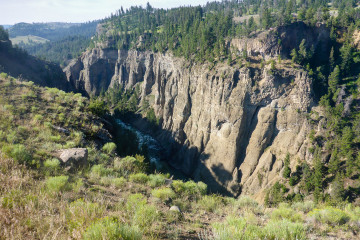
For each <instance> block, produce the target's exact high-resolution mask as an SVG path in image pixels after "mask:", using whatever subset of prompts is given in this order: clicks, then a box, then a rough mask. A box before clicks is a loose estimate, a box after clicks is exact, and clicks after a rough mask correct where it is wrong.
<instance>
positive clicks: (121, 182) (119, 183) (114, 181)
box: [111, 177, 126, 188]
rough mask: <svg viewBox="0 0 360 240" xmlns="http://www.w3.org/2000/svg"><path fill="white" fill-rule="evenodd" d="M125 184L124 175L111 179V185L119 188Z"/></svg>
mask: <svg viewBox="0 0 360 240" xmlns="http://www.w3.org/2000/svg"><path fill="white" fill-rule="evenodd" d="M125 184H126V179H125V178H124V177H120V178H113V179H112V180H111V185H112V186H114V187H117V188H121V187H124V186H125Z"/></svg>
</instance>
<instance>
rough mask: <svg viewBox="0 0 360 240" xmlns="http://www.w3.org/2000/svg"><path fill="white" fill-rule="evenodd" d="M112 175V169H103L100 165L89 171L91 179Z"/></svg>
mask: <svg viewBox="0 0 360 240" xmlns="http://www.w3.org/2000/svg"><path fill="white" fill-rule="evenodd" d="M111 174H112V169H109V168H105V167H104V166H103V165H102V164H98V165H94V166H92V167H91V170H90V177H91V178H100V177H103V176H108V175H111Z"/></svg>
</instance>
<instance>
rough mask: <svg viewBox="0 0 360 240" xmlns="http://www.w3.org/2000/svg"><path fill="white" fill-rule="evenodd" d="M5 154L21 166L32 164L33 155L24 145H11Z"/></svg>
mask: <svg viewBox="0 0 360 240" xmlns="http://www.w3.org/2000/svg"><path fill="white" fill-rule="evenodd" d="M5 152H6V153H7V154H8V155H9V156H10V157H12V158H13V159H14V160H15V161H16V162H17V163H19V164H32V163H33V162H32V157H31V154H30V153H29V152H28V150H27V149H26V147H25V146H24V145H22V144H15V145H12V146H11V145H9V148H8V149H7V150H5Z"/></svg>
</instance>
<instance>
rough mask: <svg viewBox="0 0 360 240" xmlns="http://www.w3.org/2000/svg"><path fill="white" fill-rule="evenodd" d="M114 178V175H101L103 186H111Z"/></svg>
mask: <svg viewBox="0 0 360 240" xmlns="http://www.w3.org/2000/svg"><path fill="white" fill-rule="evenodd" d="M113 179H114V178H113V177H107V176H105V177H101V178H100V184H101V185H103V186H110V185H111V183H112V180H113Z"/></svg>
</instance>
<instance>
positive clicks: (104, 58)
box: [64, 23, 329, 200]
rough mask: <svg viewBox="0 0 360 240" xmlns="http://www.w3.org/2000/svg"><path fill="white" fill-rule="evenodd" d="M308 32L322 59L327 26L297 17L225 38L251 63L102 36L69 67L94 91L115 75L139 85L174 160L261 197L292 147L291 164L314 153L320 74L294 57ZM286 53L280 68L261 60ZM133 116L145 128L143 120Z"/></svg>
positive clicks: (71, 78)
mask: <svg viewBox="0 0 360 240" xmlns="http://www.w3.org/2000/svg"><path fill="white" fill-rule="evenodd" d="M302 39H305V40H306V42H307V44H308V46H314V49H316V51H315V52H316V54H317V55H316V57H318V58H319V61H321V59H323V56H322V53H324V52H326V51H328V48H329V46H328V42H329V31H328V30H327V28H325V26H323V25H319V26H317V27H308V26H306V25H305V24H303V23H294V24H292V25H290V26H287V27H278V28H276V29H270V30H268V31H264V32H259V33H255V34H253V36H252V37H249V38H243V39H233V40H232V41H231V42H228V45H229V46H230V47H231V48H232V49H233V50H234V51H235V52H237V53H239V54H241V53H242V52H244V51H245V52H246V54H247V56H248V63H247V64H245V65H239V64H237V63H235V64H230V65H228V64H226V63H221V62H219V63H217V64H215V65H214V66H213V65H211V64H210V63H206V62H205V63H192V62H189V61H187V60H185V59H184V58H180V57H175V56H174V55H173V54H172V53H170V52H165V53H159V52H157V53H155V52H152V51H137V50H115V49H112V48H109V47H108V46H109V45H110V44H109V43H101V44H98V45H97V46H96V47H95V48H93V49H91V50H87V51H86V52H84V53H83V54H82V55H81V56H80V57H79V58H78V59H75V60H73V61H72V62H71V63H70V64H69V65H68V66H67V67H66V68H65V69H64V72H65V74H66V77H67V80H68V82H69V83H70V84H71V85H72V87H73V88H74V89H76V90H77V91H79V92H81V93H83V94H85V95H88V96H95V95H98V94H100V92H101V91H106V90H107V89H109V88H111V87H113V86H115V85H117V84H119V85H121V86H123V87H124V88H126V89H130V88H134V87H136V86H139V87H140V89H141V103H143V102H144V101H147V102H148V103H149V105H150V107H152V108H153V109H154V110H155V114H156V116H157V118H158V119H159V123H160V130H158V131H155V132H153V133H152V135H153V137H154V138H155V139H157V140H158V141H159V143H160V144H161V145H162V147H163V148H164V149H166V153H165V154H166V156H167V161H168V162H169V164H170V165H171V166H173V167H175V168H177V169H180V170H181V171H182V172H184V173H185V174H186V175H188V176H190V177H192V178H194V179H195V180H197V181H204V182H205V183H206V184H208V186H209V188H210V190H211V191H213V192H221V193H225V194H229V195H233V196H238V195H239V194H240V193H241V194H247V195H253V196H254V197H255V198H257V199H259V200H261V199H263V197H264V194H265V191H266V190H267V189H268V188H269V187H271V186H272V185H273V184H274V183H275V182H276V181H278V180H280V179H281V172H282V170H283V165H284V163H283V159H284V158H285V156H286V155H287V154H288V153H289V154H290V156H291V164H290V166H291V168H293V169H295V168H296V165H297V164H298V163H299V162H301V161H311V157H312V154H310V152H309V150H308V141H309V140H308V135H309V132H310V131H311V129H312V127H311V125H310V123H309V120H308V118H307V115H308V113H309V112H310V111H311V110H314V109H315V108H316V106H317V103H316V102H317V99H316V94H315V93H314V92H313V90H312V89H313V88H312V85H313V80H312V78H311V76H309V74H308V73H307V71H305V70H304V69H302V67H300V66H298V65H296V66H294V65H293V64H292V63H291V62H290V60H289V58H290V51H291V49H293V48H296V47H297V46H298V45H299V44H300V41H301V40H302ZM279 55H280V58H281V59H283V60H281V62H279V63H277V65H276V69H273V67H272V66H271V64H265V66H260V65H261V64H260V63H261V62H264V63H270V62H271V61H275V60H276V61H278V60H277V59H278V58H279ZM274 59H275V60H274ZM133 124H134V125H135V126H136V127H137V128H139V129H140V130H146V129H145V128H146V125H144V124H143V123H142V122H141V121H134V123H133ZM142 128H143V129H142Z"/></svg>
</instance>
